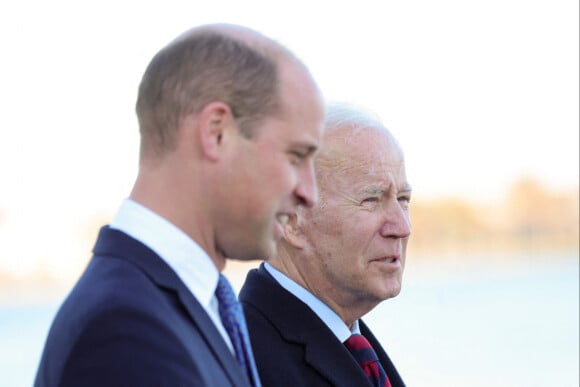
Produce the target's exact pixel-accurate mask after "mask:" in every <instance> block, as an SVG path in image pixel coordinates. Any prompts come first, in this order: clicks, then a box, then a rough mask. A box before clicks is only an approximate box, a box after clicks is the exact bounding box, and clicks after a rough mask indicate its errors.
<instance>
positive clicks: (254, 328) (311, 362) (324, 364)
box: [240, 265, 405, 387]
mask: <svg viewBox="0 0 580 387" xmlns="http://www.w3.org/2000/svg"><path fill="white" fill-rule="evenodd" d="M240 301H241V302H242V305H243V306H244V312H245V315H246V322H247V324H248V329H249V331H250V337H251V341H252V347H253V350H254V356H255V359H256V363H257V365H258V371H259V373H260V378H261V380H262V385H263V386H264V387H297V386H300V387H308V386H311V387H324V386H335V387H339V386H344V387H357V386H370V383H369V382H368V380H367V378H366V376H365V374H364V372H363V371H362V369H361V367H360V366H359V365H358V363H356V361H355V360H354V358H353V356H352V355H351V354H350V352H349V351H348V349H347V348H346V347H345V346H344V344H342V343H341V342H340V341H339V340H338V339H337V338H336V336H335V335H334V333H333V332H332V331H331V330H330V329H329V328H328V327H327V326H326V324H324V322H323V321H322V320H321V319H320V318H319V317H318V316H317V315H316V314H315V313H314V312H313V311H312V309H310V308H309V307H308V306H307V305H306V304H304V303H303V302H302V301H300V300H299V299H298V298H297V297H295V296H294V295H293V294H291V293H290V292H288V291H287V290H286V289H284V288H283V287H282V286H280V284H278V282H277V281H276V280H275V279H274V278H273V277H272V276H271V275H270V274H269V273H268V272H267V270H266V269H265V268H264V265H261V266H260V268H259V269H254V270H252V271H250V273H249V274H248V277H247V278H246V282H245V284H244V286H243V287H242V290H241V292H240ZM359 323H360V330H361V333H362V334H363V336H365V337H366V338H367V339H368V341H369V342H370V343H371V345H372V346H373V348H374V350H375V352H377V355H378V357H379V361H380V363H381V364H382V365H383V368H384V369H385V371H386V373H387V375H388V377H389V380H390V382H391V384H392V386H393V387H404V385H405V384H404V383H403V381H402V380H401V377H400V376H399V373H398V372H397V370H396V369H395V367H394V365H393V363H392V362H391V360H390V359H389V357H388V356H387V354H386V353H385V351H384V350H383V348H382V347H381V345H380V344H379V342H378V341H377V339H376V338H375V336H374V335H373V334H372V333H371V331H370V330H369V328H368V327H367V326H366V324H365V323H364V322H363V321H362V320H361V321H359Z"/></svg>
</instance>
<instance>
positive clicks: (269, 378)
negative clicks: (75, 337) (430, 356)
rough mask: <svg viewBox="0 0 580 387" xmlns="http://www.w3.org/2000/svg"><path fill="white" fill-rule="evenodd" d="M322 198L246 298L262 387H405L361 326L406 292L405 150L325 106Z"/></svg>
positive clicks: (380, 131) (344, 109) (361, 116)
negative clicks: (373, 312)
mask: <svg viewBox="0 0 580 387" xmlns="http://www.w3.org/2000/svg"><path fill="white" fill-rule="evenodd" d="M316 175H317V180H318V186H319V202H318V203H317V204H316V205H315V206H314V207H312V208H301V209H299V211H298V212H297V213H296V215H293V216H291V217H290V219H289V220H288V222H286V223H285V225H284V237H283V239H282V240H280V242H279V246H278V253H277V255H276V256H274V257H272V258H271V259H270V260H269V261H268V262H267V263H265V264H262V265H261V266H260V268H259V269H256V270H252V271H251V272H250V273H249V274H248V277H247V279H246V282H245V284H244V286H243V288H242V290H241V292H240V300H241V301H242V304H243V306H244V311H245V313H246V321H247V323H248V328H249V330H250V334H251V339H252V345H253V348H254V354H255V357H256V361H257V364H258V370H259V373H260V377H261V379H262V382H263V385H264V386H272V387H274V386H275V387H286V386H287V387H294V386H301V387H306V386H316V387H323V386H334V387H337V386H344V387H353V386H371V385H372V386H375V387H379V386H380V387H385V386H393V387H400V386H404V383H403V381H402V379H401V377H400V376H399V373H398V372H397V370H396V369H395V367H394V365H393V363H392V362H391V360H390V359H389V357H388V356H387V354H386V353H385V351H384V349H383V348H382V347H381V345H380V343H379V342H378V341H377V339H376V338H375V336H374V335H373V334H372V332H371V331H370V329H369V328H368V327H367V325H365V323H364V322H363V321H362V320H361V317H362V316H364V315H365V314H366V313H368V312H369V311H370V310H372V309H373V308H374V307H375V306H377V305H378V304H379V303H380V302H382V301H384V300H386V299H388V298H391V297H395V296H397V295H398V294H399V292H400V290H401V281H402V274H403V268H404V265H405V258H406V248H407V242H408V239H409V236H410V233H411V226H410V220H409V202H410V200H411V187H410V185H409V183H408V182H407V177H406V173H405V163H404V158H403V153H402V151H401V148H400V147H399V145H398V144H397V142H396V140H395V139H394V137H393V136H392V135H391V133H390V132H389V131H388V130H387V129H385V127H384V126H383V124H382V123H381V122H380V121H379V120H378V119H376V118H374V117H373V116H372V115H370V114H368V113H364V112H362V111H360V110H358V109H355V108H352V107H349V106H341V105H334V106H331V107H328V108H327V117H326V124H325V134H324V141H323V146H322V148H321V150H320V153H319V156H318V157H317V160H316Z"/></svg>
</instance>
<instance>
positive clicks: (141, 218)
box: [110, 199, 219, 308]
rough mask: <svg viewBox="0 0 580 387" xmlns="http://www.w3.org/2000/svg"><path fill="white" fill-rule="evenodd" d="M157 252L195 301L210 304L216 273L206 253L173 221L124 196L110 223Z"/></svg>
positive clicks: (205, 304) (217, 273)
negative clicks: (124, 198)
mask: <svg viewBox="0 0 580 387" xmlns="http://www.w3.org/2000/svg"><path fill="white" fill-rule="evenodd" d="M110 227H111V228H114V229H117V230H120V231H122V232H124V233H126V234H127V235H129V236H131V237H133V238H134V239H136V240H138V241H140V242H141V243H143V244H145V245H146V246H148V247H149V248H150V249H151V250H153V251H154V252H155V253H157V254H158V255H159V256H160V257H161V259H163V260H164V261H165V262H166V263H167V264H168V265H169V266H170V267H171V268H172V269H173V271H175V273H176V274H177V276H178V277H179V278H180V279H181V280H182V281H183V283H184V284H185V286H186V287H187V288H188V289H189V290H190V291H191V292H192V293H193V295H194V296H195V297H196V298H197V299H198V301H199V302H200V303H201V304H202V305H203V306H204V307H206V308H207V307H209V305H210V301H211V300H212V297H213V296H214V292H215V289H216V287H217V283H218V276H219V272H218V270H217V268H216V266H215V264H214V263H213V261H212V260H211V258H210V257H209V255H207V253H206V252H205V251H204V250H203V249H202V248H201V246H199V245H198V244H197V243H196V242H195V241H194V240H193V239H191V238H190V237H189V236H188V235H187V234H185V233H184V232H183V231H182V230H180V229H179V228H178V227H176V226H175V225H174V224H172V223H171V222H169V221H168V220H166V219H164V218H163V217H161V216H159V215H157V214H156V213H154V212H153V211H151V210H149V209H148V208H146V207H144V206H142V205H141V204H139V203H137V202H135V201H133V200H131V199H126V200H124V201H123V203H122V204H121V207H120V209H119V212H118V213H117V215H116V217H115V218H114V220H113V222H112V223H111V225H110Z"/></svg>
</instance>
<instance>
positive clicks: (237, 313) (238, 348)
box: [215, 274, 261, 387]
mask: <svg viewBox="0 0 580 387" xmlns="http://www.w3.org/2000/svg"><path fill="white" fill-rule="evenodd" d="M215 295H216V297H217V299H218V302H219V308H218V310H219V314H220V318H221V320H222V323H223V325H224V328H226V331H227V332H228V335H229V336H230V339H231V341H232V344H233V346H234V351H235V352H236V360H237V361H238V363H239V364H240V367H242V370H243V371H244V373H245V374H246V377H247V378H248V381H249V382H250V384H251V385H253V386H254V387H260V386H261V384H260V378H259V376H258V370H257V369H256V362H255V361H254V355H253V354H252V347H251V345H250V336H249V334H248V328H247V327H246V320H245V319H244V313H243V311H242V305H240V303H239V302H238V298H237V297H236V293H235V292H234V290H233V289H232V285H230V282H229V281H228V280H227V278H226V277H224V276H223V275H222V274H220V277H219V281H218V286H217V289H216V290H215Z"/></svg>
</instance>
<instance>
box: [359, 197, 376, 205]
mask: <svg viewBox="0 0 580 387" xmlns="http://www.w3.org/2000/svg"><path fill="white" fill-rule="evenodd" d="M378 202H379V198H378V197H377V196H373V197H370V198H366V199H364V200H363V201H362V204H366V205H372V204H375V203H378Z"/></svg>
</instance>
